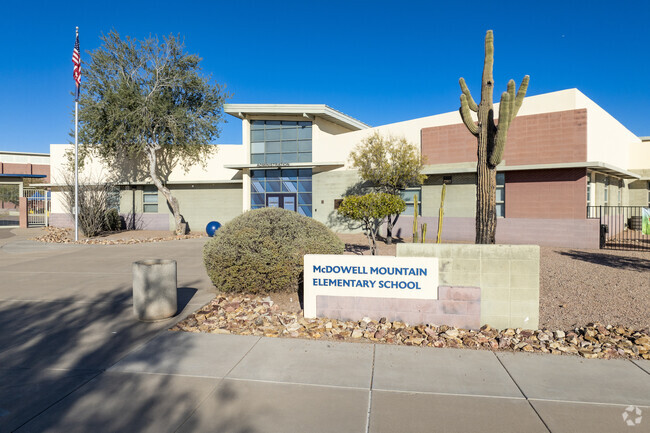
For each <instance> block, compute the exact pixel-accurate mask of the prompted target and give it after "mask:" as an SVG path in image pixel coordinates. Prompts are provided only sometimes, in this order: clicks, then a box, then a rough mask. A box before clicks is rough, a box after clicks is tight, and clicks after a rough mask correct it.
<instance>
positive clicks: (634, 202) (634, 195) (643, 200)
mask: <svg viewBox="0 0 650 433" xmlns="http://www.w3.org/2000/svg"><path fill="white" fill-rule="evenodd" d="M648 182H650V181H648V180H637V181H634V182H630V184H629V192H628V194H629V204H630V206H650V197H649V196H648V195H649V193H650V188H648Z"/></svg>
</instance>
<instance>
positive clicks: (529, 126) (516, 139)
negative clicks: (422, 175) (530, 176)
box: [421, 109, 587, 166]
mask: <svg viewBox="0 0 650 433" xmlns="http://www.w3.org/2000/svg"><path fill="white" fill-rule="evenodd" d="M421 134H422V140H421V141H422V155H424V156H426V158H427V164H449V163H460V162H475V161H476V138H475V137H474V136H473V135H472V134H470V133H469V131H467V128H466V127H465V125H464V124H462V123H458V124H455V125H446V126H436V127H432V128H423V129H422V132H421ZM503 159H504V160H505V161H506V164H507V165H510V166H512V165H527V164H552V163H561V162H585V161H586V160H587V110H586V109H580V110H568V111H560V112H555V113H542V114H534V115H530V116H518V117H516V118H515V120H513V122H512V124H511V125H510V129H509V130H508V143H507V145H506V149H505V153H504V156H503Z"/></svg>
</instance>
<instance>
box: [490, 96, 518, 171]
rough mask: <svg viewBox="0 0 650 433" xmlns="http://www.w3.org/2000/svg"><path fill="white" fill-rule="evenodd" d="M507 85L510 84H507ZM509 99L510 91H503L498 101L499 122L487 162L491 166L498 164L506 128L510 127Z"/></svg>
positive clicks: (506, 132)
mask: <svg viewBox="0 0 650 433" xmlns="http://www.w3.org/2000/svg"><path fill="white" fill-rule="evenodd" d="M508 87H510V86H509V85H508ZM513 89H514V88H513ZM513 92H514V90H513ZM510 99H511V98H510V92H503V93H502V94H501V102H500V103H499V124H498V125H497V133H496V136H495V137H494V149H492V153H491V154H490V158H489V163H490V165H491V166H492V167H496V166H497V165H499V163H500V162H501V158H502V157H503V150H504V149H505V147H506V137H507V135H508V128H509V127H510V122H511V121H512V117H513V116H512V112H511V110H512V107H513V105H512V103H511V100H510Z"/></svg>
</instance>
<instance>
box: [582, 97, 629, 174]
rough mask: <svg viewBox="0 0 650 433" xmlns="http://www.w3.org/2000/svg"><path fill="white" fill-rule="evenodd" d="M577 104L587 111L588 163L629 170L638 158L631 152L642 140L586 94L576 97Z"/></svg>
mask: <svg viewBox="0 0 650 433" xmlns="http://www.w3.org/2000/svg"><path fill="white" fill-rule="evenodd" d="M576 100H577V104H578V105H579V106H582V107H585V108H586V109H587V119H588V124H587V136H588V140H589V147H588V150H587V159H588V161H603V162H606V163H608V164H611V165H614V166H616V167H620V168H623V169H629V168H632V167H631V163H632V160H633V159H635V158H637V157H638V156H636V155H634V154H633V153H632V152H631V151H632V150H633V149H632V146H633V145H634V144H638V143H640V142H641V140H640V139H639V138H638V137H637V136H636V135H634V134H633V133H632V132H630V131H629V130H628V129H627V128H625V126H623V125H622V124H621V123H620V122H619V121H618V120H616V119H615V118H614V117H613V116H612V115H611V114H609V113H608V112H606V111H605V110H603V109H602V108H601V107H599V106H598V105H597V104H596V103H595V102H594V101H592V100H591V99H589V98H587V97H586V96H585V95H584V94H582V93H578V94H577V95H576Z"/></svg>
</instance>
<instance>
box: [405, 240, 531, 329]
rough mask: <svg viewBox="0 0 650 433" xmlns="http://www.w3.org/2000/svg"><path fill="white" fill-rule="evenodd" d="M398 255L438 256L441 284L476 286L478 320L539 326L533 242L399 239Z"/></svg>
mask: <svg viewBox="0 0 650 433" xmlns="http://www.w3.org/2000/svg"><path fill="white" fill-rule="evenodd" d="M397 257H436V258H437V259H438V266H439V269H438V270H439V277H438V278H439V284H440V287H441V288H442V287H451V288H453V289H456V288H465V287H476V288H480V296H481V298H480V299H481V301H480V304H481V307H480V310H481V312H480V325H485V324H488V325H490V326H492V327H493V328H497V329H503V328H525V329H537V328H538V326H539V246H537V245H472V244H467V245H465V244H397ZM473 308H474V307H473ZM434 323H435V324H443V323H436V322H434ZM444 324H447V323H444Z"/></svg>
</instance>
